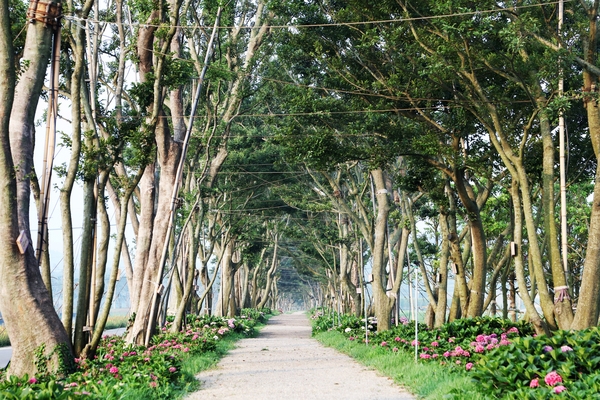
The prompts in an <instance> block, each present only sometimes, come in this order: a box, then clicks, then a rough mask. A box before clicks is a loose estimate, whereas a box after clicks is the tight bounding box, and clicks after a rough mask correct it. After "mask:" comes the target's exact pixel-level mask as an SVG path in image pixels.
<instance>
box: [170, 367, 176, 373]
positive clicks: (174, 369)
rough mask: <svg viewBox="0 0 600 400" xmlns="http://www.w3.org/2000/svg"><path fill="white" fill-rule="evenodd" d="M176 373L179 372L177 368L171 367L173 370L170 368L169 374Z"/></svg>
mask: <svg viewBox="0 0 600 400" xmlns="http://www.w3.org/2000/svg"><path fill="white" fill-rule="evenodd" d="M175 371H177V368H175V367H171V368H169V372H171V373H173V372H175Z"/></svg>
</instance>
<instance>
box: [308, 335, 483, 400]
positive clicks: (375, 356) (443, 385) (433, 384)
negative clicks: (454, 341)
mask: <svg viewBox="0 0 600 400" xmlns="http://www.w3.org/2000/svg"><path fill="white" fill-rule="evenodd" d="M315 338H316V339H317V340H318V341H320V342H321V343H323V344H324V345H325V346H328V347H331V348H334V349H336V350H338V351H340V352H342V353H344V354H347V355H349V356H350V357H352V358H354V359H355V360H357V361H358V362H360V363H361V364H363V365H365V366H367V367H370V368H372V369H375V370H377V371H378V372H379V373H380V374H382V375H385V376H387V377H389V378H392V379H393V380H394V382H396V383H397V384H398V385H400V386H404V387H405V388H407V389H408V390H409V391H410V392H412V393H413V394H415V395H416V396H418V397H419V398H422V399H461V400H482V399H485V397H484V396H482V395H481V394H479V393H477V392H478V390H477V386H476V385H475V383H474V382H472V381H471V378H469V376H468V374H467V373H461V372H458V371H451V370H450V368H448V367H444V366H441V365H437V364H435V363H434V362H422V361H419V362H415V358H414V354H408V353H407V352H403V351H399V352H397V353H393V352H392V351H390V349H389V348H382V347H380V346H366V345H365V344H364V343H360V342H358V341H350V340H348V339H347V338H346V337H344V335H342V334H341V333H339V332H336V331H329V332H322V333H318V334H317V335H315Z"/></svg>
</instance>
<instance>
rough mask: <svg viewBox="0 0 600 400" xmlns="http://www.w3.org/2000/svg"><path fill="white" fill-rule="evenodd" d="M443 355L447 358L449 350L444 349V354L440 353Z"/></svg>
mask: <svg viewBox="0 0 600 400" xmlns="http://www.w3.org/2000/svg"><path fill="white" fill-rule="evenodd" d="M442 355H443V356H444V357H446V358H448V357H450V352H449V351H445V352H444V354H442Z"/></svg>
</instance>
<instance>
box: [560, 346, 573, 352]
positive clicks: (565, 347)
mask: <svg viewBox="0 0 600 400" xmlns="http://www.w3.org/2000/svg"><path fill="white" fill-rule="evenodd" d="M560 351H562V352H563V353H567V352H569V351H573V348H571V347H569V346H561V347H560Z"/></svg>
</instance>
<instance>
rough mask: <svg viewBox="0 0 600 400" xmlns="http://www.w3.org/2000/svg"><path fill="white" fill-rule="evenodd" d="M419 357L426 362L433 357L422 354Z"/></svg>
mask: <svg viewBox="0 0 600 400" xmlns="http://www.w3.org/2000/svg"><path fill="white" fill-rule="evenodd" d="M419 357H420V358H422V359H424V360H426V359H428V358H431V355H429V354H427V353H421V354H420V355H419Z"/></svg>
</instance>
